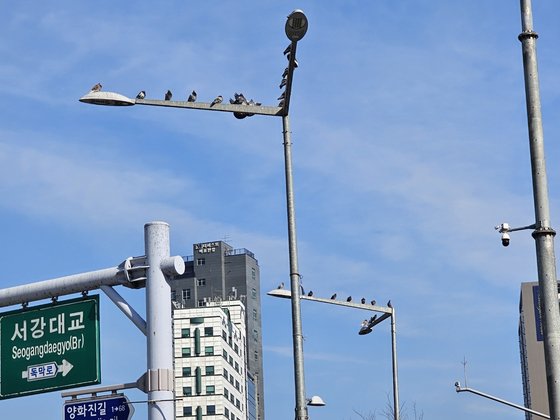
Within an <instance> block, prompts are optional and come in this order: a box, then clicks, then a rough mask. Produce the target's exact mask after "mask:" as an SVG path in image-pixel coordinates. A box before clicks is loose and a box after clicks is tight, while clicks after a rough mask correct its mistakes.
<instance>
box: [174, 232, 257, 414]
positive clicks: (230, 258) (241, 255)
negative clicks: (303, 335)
mask: <svg viewBox="0 0 560 420" xmlns="http://www.w3.org/2000/svg"><path fill="white" fill-rule="evenodd" d="M260 296H261V294H260V274H259V263H258V261H257V260H256V258H255V255H254V254H253V253H252V252H251V251H249V250H247V249H245V248H242V249H233V248H232V247H231V246H230V245H228V244H227V243H225V242H223V241H216V242H205V243H199V244H194V245H193V255H192V256H189V257H185V273H184V274H183V275H181V276H177V277H175V278H174V279H173V280H172V281H171V299H172V300H173V301H174V302H176V306H177V307H180V308H197V307H204V306H207V305H210V304H211V303H212V304H215V303H219V302H220V301H229V300H240V301H241V302H243V304H244V305H245V308H246V311H245V318H246V319H245V324H246V328H247V331H246V337H247V376H248V378H247V380H248V385H247V386H248V387H251V388H252V389H254V390H256V393H254V394H255V401H254V402H251V404H255V405H256V408H257V410H256V412H257V413H256V414H257V417H256V419H255V420H257V419H258V420H264V386H263V385H264V383H263V362H262V338H261V337H262V334H261V298H260ZM251 417H252V416H249V418H250V420H253V418H251Z"/></svg>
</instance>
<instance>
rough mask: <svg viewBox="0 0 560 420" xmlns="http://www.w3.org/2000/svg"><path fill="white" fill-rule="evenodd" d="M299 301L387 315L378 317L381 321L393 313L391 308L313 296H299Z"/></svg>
mask: <svg viewBox="0 0 560 420" xmlns="http://www.w3.org/2000/svg"><path fill="white" fill-rule="evenodd" d="M300 299H304V300H312V301H315V302H321V303H328V304H330V305H339V306H347V307H350V308H356V309H365V310H366V311H373V312H381V313H383V314H385V315H387V316H385V315H383V316H381V317H379V319H381V320H383V319H386V318H388V317H389V316H391V314H392V313H393V308H389V307H385V306H377V305H367V304H363V303H352V302H344V301H340V300H334V299H325V298H318V297H314V296H305V295H301V296H300ZM378 323H379V322H376V324H378Z"/></svg>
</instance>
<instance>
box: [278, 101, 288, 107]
mask: <svg viewBox="0 0 560 420" xmlns="http://www.w3.org/2000/svg"><path fill="white" fill-rule="evenodd" d="M284 105H286V101H285V100H284V99H282V100H281V101H280V102H278V106H279V107H280V108H284Z"/></svg>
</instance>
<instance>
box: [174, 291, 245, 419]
mask: <svg viewBox="0 0 560 420" xmlns="http://www.w3.org/2000/svg"><path fill="white" fill-rule="evenodd" d="M245 319H246V318H245V306H244V305H243V303H242V302H241V301H238V300H230V301H217V302H207V303H206V305H205V306H202V307H198V308H188V309H180V308H175V309H174V311H173V337H174V339H173V342H174V355H175V357H174V360H175V398H176V403H175V410H176V418H178V419H179V418H195V419H197V420H202V419H204V420H214V419H220V420H223V419H228V420H252V419H253V418H255V412H256V407H255V404H254V400H255V396H254V395H248V391H249V393H251V392H253V393H254V385H253V384H252V383H249V384H248V381H249V382H251V379H250V376H249V375H248V372H247V339H246V326H245ZM252 390H253V391H252Z"/></svg>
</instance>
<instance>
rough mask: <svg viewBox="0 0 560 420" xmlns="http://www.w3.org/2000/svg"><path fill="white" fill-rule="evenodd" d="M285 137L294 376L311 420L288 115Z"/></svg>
mask: <svg viewBox="0 0 560 420" xmlns="http://www.w3.org/2000/svg"><path fill="white" fill-rule="evenodd" d="M282 127H283V134H284V163H285V172H286V206H287V210H288V244H289V257H290V289H291V293H292V299H291V302H292V332H293V343H294V344H293V347H294V376H295V392H296V409H295V410H296V420H307V419H308V418H309V417H308V413H307V404H306V401H305V379H304V370H303V334H302V327H301V308H300V277H301V276H300V274H299V271H298V255H297V239H296V213H295V207H294V185H293V178H292V143H291V137H290V121H289V119H288V115H284V116H282Z"/></svg>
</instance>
